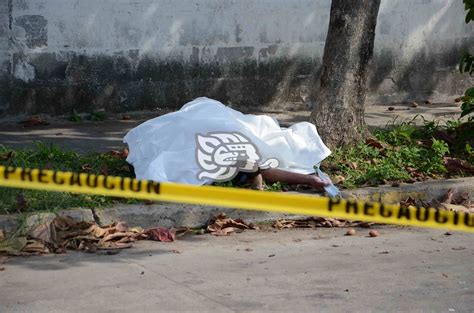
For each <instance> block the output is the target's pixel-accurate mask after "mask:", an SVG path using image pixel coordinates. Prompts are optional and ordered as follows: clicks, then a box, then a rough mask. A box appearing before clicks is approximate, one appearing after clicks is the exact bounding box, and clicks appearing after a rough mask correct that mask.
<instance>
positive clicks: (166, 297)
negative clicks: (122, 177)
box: [0, 227, 474, 313]
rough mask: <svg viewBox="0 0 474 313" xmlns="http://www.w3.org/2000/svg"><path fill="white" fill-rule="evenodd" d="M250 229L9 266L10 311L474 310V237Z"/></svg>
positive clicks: (4, 297) (4, 277)
mask: <svg viewBox="0 0 474 313" xmlns="http://www.w3.org/2000/svg"><path fill="white" fill-rule="evenodd" d="M378 230H379V232H380V236H379V237H376V238H369V237H367V233H368V230H367V229H357V233H356V235H354V236H344V233H345V232H346V229H340V228H330V229H327V228H325V229H314V230H311V229H310V230H308V229H304V230H302V229H292V230H282V231H277V232H274V231H273V230H260V231H245V232H244V233H241V234H233V235H231V236H228V237H214V236H211V235H201V236H198V235H197V236H191V237H185V238H184V239H183V240H178V241H175V242H171V243H160V242H139V243H138V244H136V245H135V246H134V247H133V248H132V249H128V250H122V251H120V252H119V253H118V254H116V255H107V254H105V253H96V254H90V253H83V252H79V253H77V252H68V253H67V254H63V255H46V256H39V257H28V258H14V259H10V260H8V261H7V262H6V263H5V264H0V267H3V268H4V270H3V271H0V290H1V292H0V303H1V311H2V312H5V313H13V312H37V313H41V312H45V313H46V312H48V313H49V312H78V313H79V312H184V311H186V312H196V311H198V312H471V310H472V308H474V297H473V293H474V288H473V286H474V275H472V256H473V251H474V234H462V233H454V234H453V235H452V236H446V235H444V234H443V232H442V231H434V230H425V229H410V228H399V227H381V228H378Z"/></svg>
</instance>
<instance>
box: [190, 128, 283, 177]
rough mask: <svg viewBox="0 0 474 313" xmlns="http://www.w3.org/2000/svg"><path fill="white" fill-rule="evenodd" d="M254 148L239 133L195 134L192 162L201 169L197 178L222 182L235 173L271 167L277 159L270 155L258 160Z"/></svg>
mask: <svg viewBox="0 0 474 313" xmlns="http://www.w3.org/2000/svg"><path fill="white" fill-rule="evenodd" d="M261 160H262V157H261V155H260V153H259V151H258V148H257V147H256V146H255V145H254V144H253V143H252V142H251V141H250V139H249V138H247V137H246V136H244V135H243V134H241V133H239V132H212V133H208V134H206V135H202V134H197V135H196V162H197V164H198V166H199V168H200V169H201V171H200V172H199V173H198V176H197V177H198V179H199V180H202V179H205V178H210V179H213V180H214V181H217V182H224V181H229V180H231V179H233V178H234V177H235V176H237V174H238V173H239V172H247V173H253V172H256V171H257V170H258V169H259V168H261V169H267V168H275V167H278V165H279V164H280V162H279V161H278V160H277V159H275V158H270V159H268V160H265V161H264V162H261Z"/></svg>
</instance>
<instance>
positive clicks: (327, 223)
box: [273, 217, 372, 229]
mask: <svg viewBox="0 0 474 313" xmlns="http://www.w3.org/2000/svg"><path fill="white" fill-rule="evenodd" d="M371 224H372V223H367V222H350V221H346V220H341V219H335V218H326V217H308V218H302V219H291V220H288V219H281V220H277V221H275V222H274V223H273V227H275V228H277V229H283V228H316V227H355V226H359V227H369V226H370V225H371Z"/></svg>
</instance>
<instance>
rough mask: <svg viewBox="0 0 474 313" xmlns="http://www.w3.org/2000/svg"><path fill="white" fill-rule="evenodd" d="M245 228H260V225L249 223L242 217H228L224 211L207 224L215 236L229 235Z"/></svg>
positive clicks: (209, 230) (208, 229)
mask: <svg viewBox="0 0 474 313" xmlns="http://www.w3.org/2000/svg"><path fill="white" fill-rule="evenodd" d="M245 229H258V227H257V226H255V225H253V224H247V223H245V222H244V221H243V220H241V219H235V220H234V219H231V218H228V217H227V216H226V215H225V214H224V213H220V214H219V215H216V216H214V217H212V218H211V219H210V220H209V222H208V225H207V231H208V232H209V233H211V235H214V236H227V235H230V234H231V233H233V232H242V231H244V230H245Z"/></svg>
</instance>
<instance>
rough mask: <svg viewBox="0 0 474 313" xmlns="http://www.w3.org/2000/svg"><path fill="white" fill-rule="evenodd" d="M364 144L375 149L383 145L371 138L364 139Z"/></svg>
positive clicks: (382, 147) (380, 148) (381, 147)
mask: <svg viewBox="0 0 474 313" xmlns="http://www.w3.org/2000/svg"><path fill="white" fill-rule="evenodd" d="M365 144H366V145H367V146H369V147H373V148H376V149H379V150H383V149H384V146H383V145H382V144H381V143H380V142H379V141H377V140H375V139H373V138H367V139H366V140H365Z"/></svg>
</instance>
